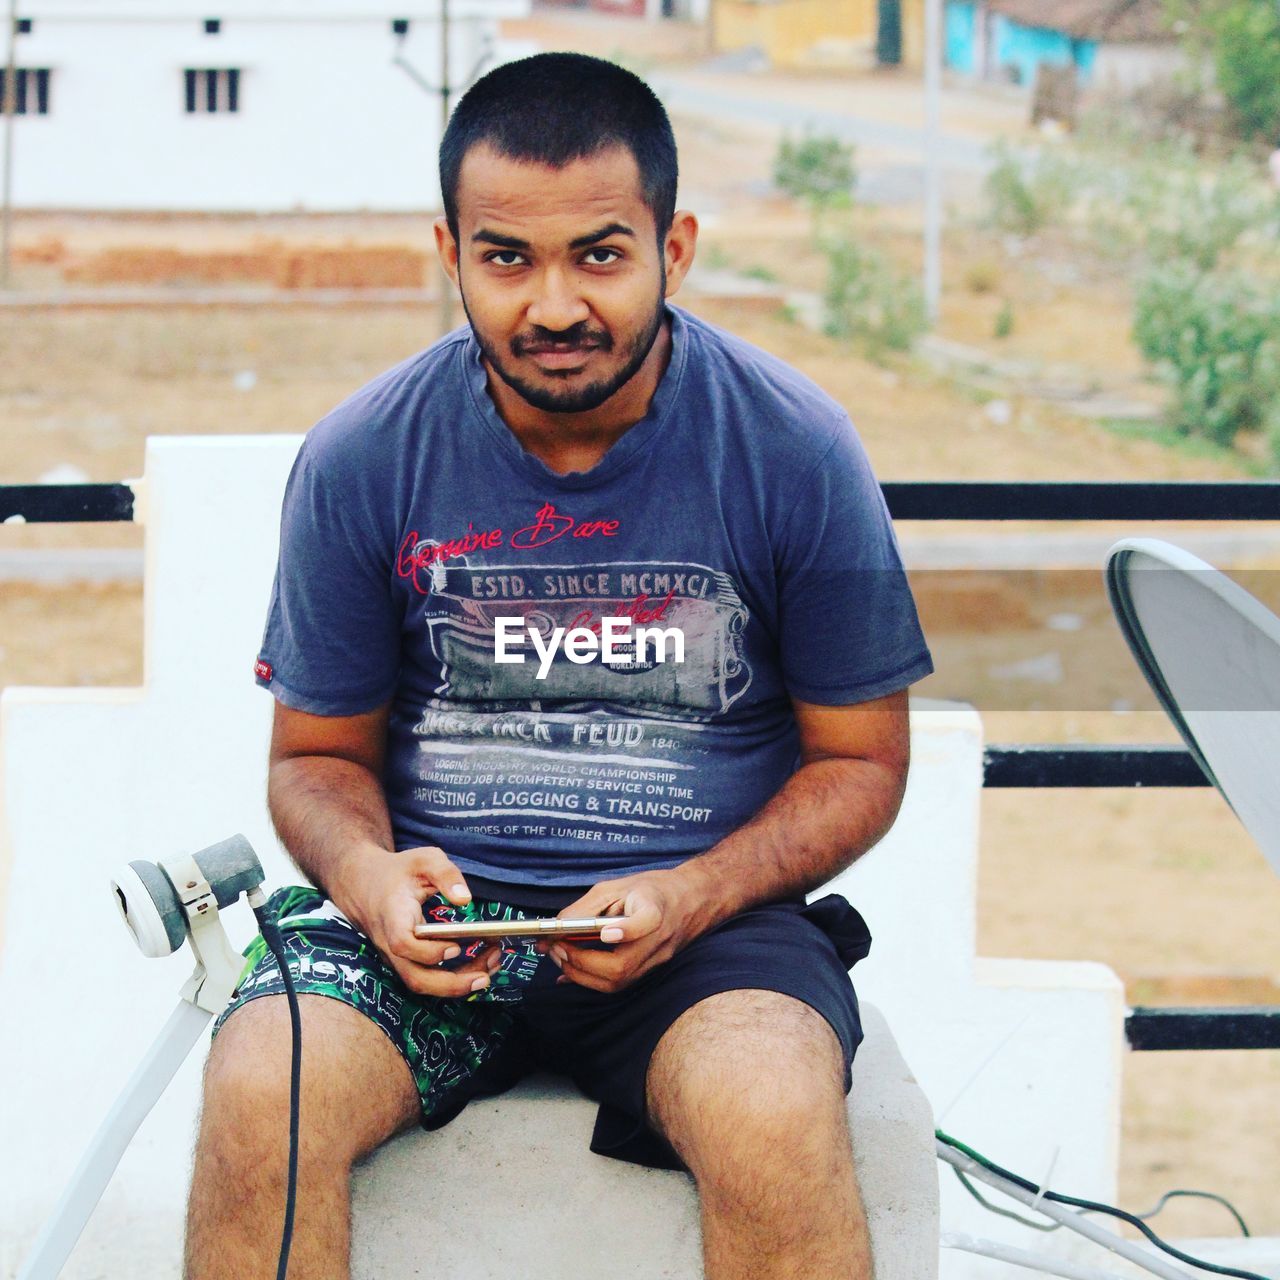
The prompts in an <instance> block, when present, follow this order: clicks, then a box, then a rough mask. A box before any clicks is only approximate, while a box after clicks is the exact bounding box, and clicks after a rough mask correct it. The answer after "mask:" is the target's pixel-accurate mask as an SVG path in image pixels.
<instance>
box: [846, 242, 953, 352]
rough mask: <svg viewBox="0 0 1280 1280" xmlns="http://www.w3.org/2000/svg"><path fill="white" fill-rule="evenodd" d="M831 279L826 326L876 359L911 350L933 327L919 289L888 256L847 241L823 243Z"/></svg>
mask: <svg viewBox="0 0 1280 1280" xmlns="http://www.w3.org/2000/svg"><path fill="white" fill-rule="evenodd" d="M823 252H824V253H825V254H826V257H827V279H826V287H825V289H824V290H823V296H822V304H823V316H824V321H825V322H824V324H823V328H824V330H825V332H826V333H828V334H829V335H830V336H831V337H833V338H844V339H847V340H851V341H854V342H857V343H858V344H859V345H861V346H862V347H863V348H864V349H865V350H866V351H867V353H868V354H869V355H871V356H872V357H873V358H879V357H880V356H882V355H884V353H885V352H886V351H907V350H909V349H910V347H911V345H912V343H914V342H915V340H916V339H917V338H918V337H919V336H920V335H921V334H922V333H924V332H925V330H926V329H927V328H928V313H927V311H926V308H925V302H924V295H923V293H922V292H921V290H920V287H919V285H917V284H916V282H915V281H914V280H912V279H911V278H910V277H908V276H905V275H903V274H902V273H901V272H900V271H898V270H897V269H896V268H895V267H894V266H893V264H892V263H891V262H889V260H888V259H887V258H885V257H884V255H883V254H880V253H877V252H876V251H875V250H872V249H866V248H862V247H860V246H859V245H857V244H856V243H854V241H852V240H850V239H848V238H843V239H838V240H831V241H828V242H826V243H825V244H824V245H823Z"/></svg>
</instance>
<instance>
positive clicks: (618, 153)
mask: <svg viewBox="0 0 1280 1280" xmlns="http://www.w3.org/2000/svg"><path fill="white" fill-rule="evenodd" d="M457 215H458V242H457V244H456V246H454V245H452V243H451V241H452V237H450V236H448V233H447V231H445V232H444V233H443V235H442V234H441V226H442V222H443V220H442V221H441V223H437V239H438V240H439V241H440V244H441V250H442V252H443V254H444V256H445V262H446V265H447V266H448V265H451V259H452V257H453V253H454V252H456V255H457V256H456V279H457V282H458V287H459V289H460V291H461V293H462V301H463V305H464V307H465V308H466V312H467V319H468V320H469V321H470V322H471V327H472V330H473V331H474V333H475V335H476V340H477V342H479V344H480V348H481V350H482V351H483V352H484V355H485V358H486V360H487V361H488V362H489V364H490V366H491V367H492V368H493V370H494V371H495V372H496V373H497V374H498V376H499V377H500V378H502V380H503V381H504V382H505V383H506V384H507V385H508V386H509V387H511V388H512V389H513V390H514V391H516V392H517V393H518V394H519V395H520V396H522V397H523V398H524V399H525V400H527V401H528V402H529V403H530V404H532V405H534V406H535V407H537V408H538V409H541V410H543V411H545V412H548V413H581V412H585V411H588V410H591V409H595V408H596V407H597V406H599V405H601V404H603V403H604V402H605V401H606V400H608V399H609V397H610V396H612V395H613V394H614V392H616V391H617V390H618V389H619V388H620V387H622V386H623V385H624V384H625V383H627V382H628V381H629V380H630V379H631V377H632V376H633V375H634V374H635V373H636V371H637V370H638V369H639V368H640V366H641V365H642V364H643V363H644V360H645V357H646V356H647V355H648V354H649V351H650V348H651V347H652V346H653V342H654V339H655V337H656V336H657V334H658V332H659V329H660V328H661V326H662V316H663V299H664V297H665V296H666V293H667V272H666V266H667V264H666V261H665V254H664V252H662V251H660V249H659V243H658V235H657V229H656V228H655V226H654V221H653V215H652V214H651V213H650V211H649V209H648V207H647V206H646V205H645V203H644V199H643V197H642V194H641V187H640V174H639V170H638V168H637V165H636V162H635V158H634V157H633V156H632V154H631V152H630V151H629V150H627V149H625V148H623V147H614V148H610V149H608V150H606V151H601V152H599V153H597V154H596V155H594V156H591V157H589V158H587V159H584V160H576V161H574V162H573V163H571V164H568V165H566V166H565V167H563V168H561V169H554V168H550V167H548V166H546V165H540V164H530V163H525V162H521V161H516V160H511V159H508V158H506V157H503V156H500V155H499V154H498V153H497V152H496V151H494V150H493V149H492V148H491V147H489V146H487V145H482V146H477V147H473V148H472V149H471V150H470V151H469V152H468V153H467V155H466V157H465V158H464V160H463V162H462V170H461V174H460V178H459V183H458V198H457ZM680 275H681V276H683V271H681V272H680ZM672 291H674V290H672Z"/></svg>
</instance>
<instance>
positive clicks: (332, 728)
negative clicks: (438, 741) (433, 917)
mask: <svg viewBox="0 0 1280 1280" xmlns="http://www.w3.org/2000/svg"><path fill="white" fill-rule="evenodd" d="M389 710H390V708H389V707H388V706H382V707H379V708H377V709H376V710H374V711H370V712H366V713H365V714H363V715H358V716H313V715H309V714H307V713H306V712H303V711H294V710H292V709H291V708H289V707H286V706H283V705H282V704H281V703H277V704H276V710H275V720H274V722H273V725H272V732H271V757H270V771H269V774H268V780H267V804H268V808H269V809H270V811H271V820H272V822H273V823H274V824H275V828H276V832H277V834H278V835H279V836H280V840H281V842H282V843H283V844H284V846H285V848H286V849H287V850H288V851H289V856H290V857H292V858H293V860H294V862H295V863H297V865H298V868H299V869H300V870H301V871H302V872H303V874H304V875H306V876H307V878H308V879H309V880H310V881H311V882H312V883H313V884H314V885H316V886H317V888H319V889H321V890H322V891H323V892H324V893H325V895H326V896H327V897H328V898H329V899H331V900H332V901H333V903H334V904H335V905H336V906H337V907H338V908H339V909H340V910H341V911H342V913H343V914H344V915H345V916H346V917H347V919H349V920H350V921H351V922H352V923H353V924H354V925H355V926H356V927H357V928H358V929H359V930H360V931H361V932H362V933H363V934H365V936H366V937H368V938H369V940H370V941H371V942H372V943H373V944H374V946H375V947H377V949H378V950H379V951H380V952H381V953H382V956H383V958H384V959H385V960H386V961H387V963H388V964H390V965H391V967H392V968H393V969H395V971H396V972H397V973H398V974H399V975H400V977H401V978H402V979H403V980H404V982H405V985H406V986H407V987H408V988H409V989H410V990H411V991H415V992H418V993H420V994H424V995H439V996H456V995H464V994H466V993H467V992H469V991H473V990H477V989H478V988H479V986H485V985H487V983H488V976H487V975H488V966H489V964H490V962H491V961H493V960H496V959H500V958H501V952H500V950H498V949H496V948H492V947H489V948H486V949H485V950H484V951H482V952H481V953H480V954H479V955H477V956H476V958H475V959H474V961H470V962H468V963H467V964H465V965H462V966H459V967H458V968H457V969H453V970H447V971H446V970H443V969H439V968H437V967H436V966H437V965H438V964H439V963H440V961H441V960H442V959H447V958H449V957H450V956H451V955H456V954H457V953H458V948H457V947H453V946H446V945H445V944H444V943H439V942H426V941H424V940H422V939H420V938H417V937H415V936H414V934H413V927H414V925H416V924H421V923H422V904H423V902H425V901H426V899H427V898H429V897H431V896H432V895H433V894H435V893H443V894H445V896H446V897H448V898H449V899H450V901H452V902H459V901H466V900H467V899H469V898H470V896H471V894H470V891H469V890H468V889H467V884H466V879H465V877H464V876H463V875H462V873H461V872H460V871H459V870H458V868H457V867H456V866H454V865H453V863H452V862H451V861H450V860H449V858H448V856H447V855H446V854H445V853H444V851H443V850H441V849H437V848H433V847H424V848H420V849H403V850H400V851H399V852H396V851H395V848H394V841H393V839H392V834H391V818H390V815H389V814H388V812H387V800H386V793H385V792H384V791H383V789H382V767H383V761H384V759H385V753H386V738H387V719H388V715H389ZM481 979H483V981H481Z"/></svg>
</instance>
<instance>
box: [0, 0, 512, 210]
mask: <svg viewBox="0 0 1280 1280" xmlns="http://www.w3.org/2000/svg"><path fill="white" fill-rule="evenodd" d="M441 8H442V0H198V2H197V0H19V9H18V14H19V20H18V30H17V34H16V36H15V40H16V47H15V57H16V65H17V68H18V71H17V76H16V85H15V88H16V90H17V110H18V113H19V114H18V118H17V119H16V120H15V121H14V122H13V125H14V127H13V134H14V155H13V199H14V204H15V205H16V206H17V207H18V208H42V209H130V210H132V209H136V210H216V211H238V210H244V211H255V212H257V211H261V212H270V211H281V210H292V209H298V210H345V209H351V210H360V209H377V210H419V209H429V208H433V207H437V206H438V204H439V184H438V181H437V178H436V150H437V147H438V145H439V140H440V129H441V94H440V91H439V85H440V83H441V71H442V67H441V43H442V42H441V29H442V23H441ZM529 9H530V0H447V19H448V33H449V37H448V46H449V78H450V81H451V82H452V84H453V85H454V86H455V88H456V90H457V91H458V92H460V91H461V89H462V88H464V87H465V85H466V83H467V82H468V80H469V79H470V78H471V77H472V75H473V74H474V73H475V71H476V70H477V69H480V70H483V69H484V68H487V67H489V66H492V65H494V64H495V63H496V62H500V61H506V60H508V59H510V58H512V57H518V56H521V55H523V54H525V53H529V52H533V50H532V49H531V48H529V47H525V46H518V45H514V44H504V42H503V41H502V40H501V39H500V35H499V29H498V23H499V20H500V19H502V18H508V17H522V16H525V15H527V14H528V12H529ZM0 147H3V142H2V141H0ZM2 154H3V153H2V151H0V155H2Z"/></svg>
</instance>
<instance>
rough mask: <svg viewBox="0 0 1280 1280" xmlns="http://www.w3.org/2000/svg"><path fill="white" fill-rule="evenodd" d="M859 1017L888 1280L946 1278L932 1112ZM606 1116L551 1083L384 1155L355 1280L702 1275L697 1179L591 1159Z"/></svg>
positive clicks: (876, 1238) (857, 1101)
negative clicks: (596, 1128)
mask: <svg viewBox="0 0 1280 1280" xmlns="http://www.w3.org/2000/svg"><path fill="white" fill-rule="evenodd" d="M862 1019H863V1029H864V1032H865V1036H866V1038H865V1039H864V1041H863V1043H862V1046H861V1047H860V1048H859V1050H858V1054H857V1057H856V1058H855V1059H854V1069H853V1089H852V1091H851V1092H850V1095H849V1117H850V1123H851V1126H852V1129H853V1135H854V1150H855V1154H856V1158H857V1165H858V1176H859V1179H860V1181H861V1184H862V1190H863V1196H864V1198H865V1200H866V1203H867V1215H868V1225H869V1227H870V1231H871V1242H872V1250H873V1253H874V1255H875V1265H876V1280H934V1277H936V1276H937V1274H938V1174H937V1162H936V1159H935V1155H934V1141H933V1112H932V1111H931V1109H930V1107H929V1104H928V1102H927V1101H926V1100H925V1096H924V1094H923V1093H922V1092H921V1090H920V1088H919V1086H918V1085H917V1084H916V1082H915V1080H914V1079H913V1078H912V1076H911V1073H910V1071H909V1070H908V1069H907V1065H906V1063H905V1062H904V1061H903V1059H902V1055H901V1054H900V1053H899V1052H898V1047H897V1045H896V1044H895V1043H894V1040H893V1036H892V1035H891V1034H890V1032H889V1028H888V1026H887V1025H886V1023H885V1021H884V1019H883V1018H882V1017H881V1016H880V1014H879V1012H878V1011H877V1010H875V1009H874V1008H871V1007H870V1006H868V1005H866V1004H863V1006H862ZM595 1111H596V1108H595V1104H594V1103H591V1102H588V1101H587V1100H586V1099H585V1098H583V1097H582V1096H581V1095H580V1094H579V1093H578V1092H577V1090H576V1089H575V1088H574V1087H573V1086H572V1085H571V1084H569V1083H567V1082H565V1081H563V1080H561V1079H559V1078H557V1077H553V1076H545V1075H539V1076H534V1077H531V1078H530V1079H528V1080H526V1081H524V1082H523V1083H522V1084H520V1085H519V1086H517V1087H516V1088H515V1089H513V1090H512V1091H511V1092H509V1093H506V1094H503V1095H502V1097H500V1098H493V1099H486V1100H484V1101H481V1102H473V1103H472V1104H471V1105H470V1106H469V1107H468V1108H467V1109H466V1110H465V1111H464V1112H463V1113H462V1115H461V1116H459V1117H458V1119H456V1120H454V1121H453V1122H452V1123H451V1124H449V1125H447V1126H446V1127H445V1128H444V1129H440V1130H437V1131H436V1132H434V1133H426V1132H424V1131H422V1130H419V1131H417V1132H415V1133H409V1134H406V1135H404V1136H403V1137H401V1138H397V1139H396V1140H395V1141H393V1142H391V1143H388V1144H387V1145H386V1146H385V1147H383V1148H382V1149H381V1150H380V1151H378V1152H376V1153H375V1154H374V1155H373V1156H371V1157H370V1158H369V1159H368V1160H367V1161H365V1162H364V1163H363V1164H362V1165H361V1166H359V1167H358V1168H357V1169H356V1172H355V1177H354V1183H353V1190H352V1280H385V1278H386V1277H390V1276H412V1275H419V1274H421V1275H423V1276H427V1275H430V1276H435V1277H440V1278H441V1280H445V1278H447V1277H454V1278H457V1280H461V1278H462V1277H465V1278H466V1280H509V1277H511V1276H519V1277H520V1280H564V1277H567V1276H581V1275H601V1276H609V1277H610V1280H624V1278H630V1277H634V1278H635V1280H658V1278H659V1277H664V1278H670V1280H693V1278H694V1277H699V1276H701V1275H702V1264H701V1256H702V1254H701V1232H700V1229H699V1225H698V1204H697V1193H696V1191H695V1189H694V1185H693V1179H692V1178H691V1177H690V1176H689V1175H688V1174H685V1173H671V1172H667V1171H666V1170H658V1169H643V1168H640V1167H639V1166H636V1165H628V1164H623V1163H622V1162H621V1161H618V1160H610V1159H607V1158H605V1157H603V1156H597V1155H593V1154H592V1153H591V1152H590V1151H588V1149H587V1147H588V1143H589V1141H590V1138H591V1129H592V1124H593V1122H594V1120H595Z"/></svg>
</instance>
